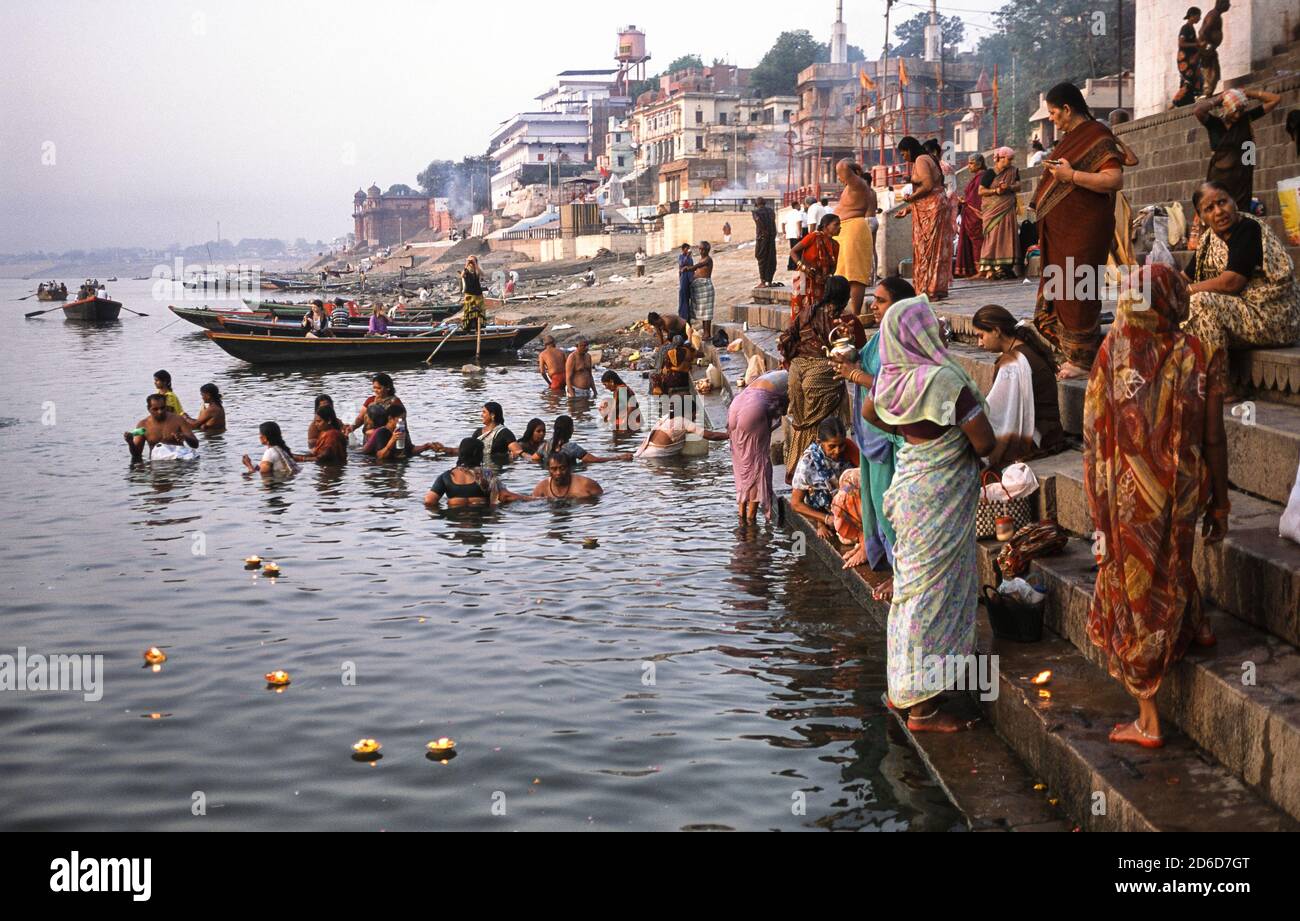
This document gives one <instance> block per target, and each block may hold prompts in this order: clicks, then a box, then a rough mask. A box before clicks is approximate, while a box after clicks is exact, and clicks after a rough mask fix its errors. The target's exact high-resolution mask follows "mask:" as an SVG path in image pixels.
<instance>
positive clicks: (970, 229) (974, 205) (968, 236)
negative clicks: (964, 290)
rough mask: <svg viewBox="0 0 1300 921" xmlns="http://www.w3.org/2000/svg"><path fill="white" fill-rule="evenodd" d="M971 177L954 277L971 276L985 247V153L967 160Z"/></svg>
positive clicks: (963, 202) (964, 199)
mask: <svg viewBox="0 0 1300 921" xmlns="http://www.w3.org/2000/svg"><path fill="white" fill-rule="evenodd" d="M966 169H967V170H968V171H969V172H970V179H969V181H967V183H966V189H965V191H963V192H962V196H961V199H960V200H961V209H960V211H959V213H960V214H961V235H960V236H958V238H957V266H956V268H954V269H953V272H952V274H953V277H954V278H970V277H971V276H972V275H974V274H975V273H976V271H977V270H978V269H979V266H978V263H979V258H980V250H981V249H983V246H984V215H983V209H982V208H981V206H980V186H981V185H982V184H984V177H985V175H986V174H987V173H988V169H987V168H986V167H985V165H984V155H983V154H971V155H970V159H969V160H967V161H966Z"/></svg>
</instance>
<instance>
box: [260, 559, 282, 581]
mask: <svg viewBox="0 0 1300 921" xmlns="http://www.w3.org/2000/svg"><path fill="white" fill-rule="evenodd" d="M262 572H263V573H265V574H266V575H268V576H271V577H272V578H274V577H275V576H278V575H279V574H280V567H279V566H276V565H275V564H274V563H267V564H266V565H265V566H263V567H262Z"/></svg>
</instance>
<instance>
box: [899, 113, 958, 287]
mask: <svg viewBox="0 0 1300 921" xmlns="http://www.w3.org/2000/svg"><path fill="white" fill-rule="evenodd" d="M898 151H899V153H900V154H902V156H903V160H904V161H905V162H907V163H910V164H911V165H912V173H911V182H912V192H911V194H910V195H905V196H903V201H904V202H906V203H907V207H905V208H900V209H898V211H896V212H894V217H896V218H904V217H907V216H908V215H909V214H910V215H912V284H913V285H914V286H915V288H916V290H917V291H918V292H920V293H921V294H925V295H927V296H928V297H929V298H930V300H932V301H938V300H942V299H943V298H945V297H947V296H948V285H949V283H950V282H951V281H952V209H951V207H950V206H949V202H948V193H947V192H946V191H945V190H944V186H943V169H942V167H940V165H939V160H938V159H937V158H936V157H934V156H933V155H931V154H928V153H926V152H925V149H924V148H923V147H922V146H921V142H920V141H918V140H917V139H916V138H914V137H911V136H910V135H909V136H908V137H905V138H903V139H902V140H901V141H899V142H898Z"/></svg>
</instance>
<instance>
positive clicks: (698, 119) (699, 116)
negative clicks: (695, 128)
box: [695, 109, 704, 125]
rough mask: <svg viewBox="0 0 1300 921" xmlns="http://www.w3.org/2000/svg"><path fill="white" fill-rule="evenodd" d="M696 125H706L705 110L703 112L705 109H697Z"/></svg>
mask: <svg viewBox="0 0 1300 921" xmlns="http://www.w3.org/2000/svg"><path fill="white" fill-rule="evenodd" d="M695 124H697V125H702V124H704V110H703V109H696V110H695Z"/></svg>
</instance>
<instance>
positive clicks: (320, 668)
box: [0, 282, 957, 830]
mask: <svg viewBox="0 0 1300 921" xmlns="http://www.w3.org/2000/svg"><path fill="white" fill-rule="evenodd" d="M136 287H138V288H140V289H141V291H140V292H133V291H132V290H131V285H130V284H129V283H119V284H118V285H117V286H116V287H115V290H114V294H115V295H118V296H120V297H121V299H122V300H123V301H124V302H125V303H126V304H127V305H128V306H131V307H135V308H136V309H139V310H143V311H145V312H148V313H149V314H150V317H149V318H148V319H141V318H136V317H131V318H128V317H127V316H126V315H125V314H124V316H123V320H122V321H121V322H119V323H117V324H113V325H111V326H108V327H104V328H93V327H84V326H80V325H77V324H71V323H68V324H65V323H62V322H57V321H46V322H38V321H37V320H31V321H23V320H22V319H21V313H18V314H16V315H15V314H13V313H11V314H9V316H8V317H7V318H6V319H5V321H4V322H5V324H6V326H5V329H4V330H3V333H4V335H3V339H2V341H3V345H0V349H3V350H4V354H3V361H2V362H0V393H4V394H5V398H6V403H5V406H4V407H3V408H2V409H0V417H3V418H0V453H2V454H3V458H4V460H5V461H6V463H5V469H6V471H7V476H6V479H5V489H6V490H7V491H8V500H9V501H8V503H7V507H8V508H9V509H10V514H11V517H10V520H9V523H8V525H7V528H8V530H7V534H8V535H9V537H10V538H11V539H10V540H8V541H6V546H7V548H8V554H7V556H8V559H7V563H8V564H9V566H8V567H7V573H6V576H5V578H4V585H3V587H4V591H5V608H4V612H3V614H2V615H0V617H2V618H3V619H2V620H0V624H2V625H3V634H2V635H0V652H7V653H10V654H12V653H13V652H14V649H15V647H17V646H19V645H23V646H25V647H27V649H29V650H30V651H32V652H45V653H58V652H62V653H71V652H90V653H102V654H103V655H104V656H105V667H106V675H105V679H104V695H103V700H102V701H101V702H99V703H97V704H88V703H84V702H83V701H82V699H81V697H80V695H73V694H62V693H36V692H28V693H16V692H10V693H5V694H3V695H0V721H2V722H3V725H4V726H5V727H6V733H5V737H6V743H5V745H4V746H3V747H0V827H3V828H18V829H38V828H44V829H81V828H140V829H145V828H148V829H195V828H198V829H233V828H250V829H268V830H269V829H277V830H278V829H332V828H359V829H375V828H383V829H431V828H438V829H493V828H500V829H521V828H526V829H543V828H584V827H591V828H601V829H616V828H617V829H624V828H626V829H641V828H645V829H681V828H701V829H702V828H737V829H767V828H772V829H778V828H779V829H791V830H793V829H817V828H827V829H872V830H876V829H878V830H893V829H919V828H921V829H945V828H951V827H953V826H954V825H956V823H957V818H956V816H955V814H954V813H953V812H952V810H951V809H950V808H949V807H948V806H947V805H946V803H945V802H944V800H943V797H942V796H941V795H940V794H939V793H938V791H937V790H936V789H935V788H934V787H933V786H932V785H931V784H930V783H928V782H927V781H926V779H925V775H924V771H923V770H922V769H921V768H920V766H919V765H918V764H917V762H916V761H915V759H914V757H913V756H912V754H911V753H910V750H909V749H908V748H907V747H906V745H905V744H902V743H900V741H898V740H891V739H890V737H889V736H888V734H887V725H888V720H887V719H886V716H885V714H884V713H883V712H882V709H881V705H880V694H881V691H882V690H883V681H884V669H883V662H882V658H881V657H882V654H883V645H884V643H883V637H882V635H881V632H880V630H879V628H878V627H877V626H876V625H875V621H874V620H873V619H872V618H871V617H870V616H869V615H868V614H867V613H866V612H864V611H863V610H862V609H861V608H860V607H858V606H857V605H856V604H854V603H852V602H850V601H848V600H847V599H845V598H844V597H843V596H842V595H841V594H840V593H839V592H838V591H837V589H838V583H837V582H836V581H835V579H834V578H833V576H832V575H831V574H829V573H827V572H826V571H824V570H823V569H822V568H820V565H819V564H817V563H815V562H813V561H810V560H802V559H798V558H796V557H795V556H794V555H793V553H792V552H791V546H790V540H789V535H788V534H787V533H786V532H784V531H783V530H781V529H773V528H772V527H771V526H770V525H768V524H766V523H759V524H756V525H743V524H738V523H737V522H736V519H735V513H734V506H733V503H732V500H731V498H730V495H731V493H730V490H731V476H730V468H729V463H728V455H727V449H726V447H725V445H724V446H716V445H715V446H713V447H712V448H711V449H710V452H709V454H708V456H707V457H704V458H697V459H690V460H683V459H674V460H670V461H666V462H660V463H656V464H653V465H652V464H646V463H636V462H633V463H611V464H602V465H599V466H595V467H593V468H592V469H591V470H588V471H586V473H587V474H588V475H591V476H593V477H594V478H595V479H596V480H597V481H599V482H600V483H601V484H602V485H603V486H604V487H605V491H606V493H605V496H604V497H602V498H601V499H599V500H597V501H595V502H589V503H572V504H565V503H559V504H544V503H526V504H521V505H516V506H512V507H507V508H503V509H499V510H493V511H483V510H474V509H447V508H440V509H435V510H428V509H425V508H424V506H423V504H422V500H423V497H424V494H425V491H426V490H427V489H428V487H429V484H430V483H432V482H433V480H434V479H435V478H436V477H437V475H438V473H440V472H441V471H442V470H443V469H445V468H446V467H447V466H449V465H450V462H449V461H445V460H443V461H439V460H435V459H433V458H431V457H428V456H423V457H419V458H415V459H413V460H411V461H409V462H404V463H396V464H382V463H376V462H373V461H370V460H366V459H360V458H355V459H354V460H353V461H352V462H350V463H348V464H347V465H345V466H343V467H337V468H327V467H318V466H316V465H306V466H305V468H304V470H303V472H302V474H301V475H299V476H298V477H296V478H294V479H292V480H289V481H283V482H274V481H265V480H263V479H262V477H260V476H246V475H245V474H244V473H243V468H242V466H241V464H240V457H241V456H242V455H244V454H246V453H247V454H252V455H253V456H254V457H256V456H257V455H258V454H260V448H259V446H258V444H257V435H256V431H257V425H258V423H260V422H262V421H264V420H267V419H274V420H276V421H278V422H280V423H281V425H282V427H283V428H284V431H285V434H286V437H287V440H288V442H289V444H290V446H291V447H292V448H293V449H294V450H297V451H303V450H305V448H306V445H305V433H306V427H307V423H308V421H309V418H310V414H311V406H312V400H313V398H314V397H315V395H316V394H318V393H329V394H331V395H332V396H333V397H334V399H335V402H336V405H337V406H338V407H339V408H340V415H344V416H347V415H350V413H347V412H345V410H346V409H348V408H349V407H351V408H352V413H355V412H356V410H357V409H359V407H360V403H361V401H362V400H363V399H364V398H365V396H367V395H368V393H369V381H368V380H367V376H366V374H365V369H357V368H346V369H339V370H333V371H331V370H324V371H320V370H317V371H313V370H298V369H283V370H275V369H260V368H251V367H249V366H246V365H241V364H238V363H237V362H235V361H234V360H233V359H231V358H229V357H228V356H226V355H225V354H224V353H222V352H220V351H219V350H218V349H215V348H214V347H212V346H211V345H210V344H209V343H208V342H207V341H206V340H205V339H204V337H203V336H202V335H195V334H193V333H191V332H190V331H189V330H188V329H187V328H186V327H185V326H184V325H183V324H175V325H172V326H170V327H167V326H165V322H166V321H165V319H160V317H165V316H166V312H165V305H159V304H156V303H154V302H153V301H151V300H149V299H148V291H149V287H150V286H149V283H148V282H143V283H137V285H136ZM26 290H27V288H26V284H25V283H18V282H0V300H4V299H6V298H9V299H12V297H17V296H21V295H22V294H24V293H26ZM15 316H16V317H17V319H15ZM160 367H161V368H167V369H168V370H170V371H171V373H172V375H173V378H174V380H175V382H176V386H177V390H178V393H179V395H180V397H181V399H182V401H183V402H184V404H185V406H186V409H188V410H189V411H190V412H191V413H193V412H196V411H197V409H198V388H199V386H200V385H201V384H204V383H207V382H209V381H212V382H214V383H216V384H217V385H218V386H219V387H220V388H221V390H222V392H223V394H224V395H225V403H226V407H227V412H228V416H229V420H230V428H229V430H228V431H227V432H226V433H225V434H224V435H219V436H211V437H207V436H203V437H202V445H201V448H200V455H201V459H200V460H199V461H198V462H197V463H192V464H181V463H172V464H162V463H159V464H155V465H149V464H144V465H135V466H132V465H130V464H129V463H128V461H127V453H126V450H125V446H124V445H123V444H122V440H121V432H122V431H123V430H125V429H127V428H130V427H131V426H132V424H133V423H134V422H135V420H137V419H139V418H140V417H142V416H143V415H144V405H143V404H144V397H145V396H146V395H147V393H148V392H149V391H150V389H151V381H152V374H153V371H154V370H156V369H157V368H160ZM487 370H488V373H486V374H484V375H481V376H464V375H461V374H460V373H459V370H458V367H434V368H426V367H423V366H421V367H417V368H397V369H393V370H392V371H391V372H390V373H392V374H393V377H394V379H395V381H396V384H397V388H398V392H399V394H400V395H401V396H402V397H403V400H404V401H405V402H406V404H407V405H408V407H409V409H410V413H411V416H410V424H411V429H412V431H413V433H415V438H416V439H417V440H434V439H436V440H439V441H443V442H452V443H454V442H455V441H457V440H459V438H460V437H463V436H464V435H467V434H469V433H470V432H471V431H472V430H473V429H474V428H475V427H477V426H478V425H479V419H478V416H479V411H480V409H481V407H482V404H483V403H484V402H485V401H488V400H496V401H498V402H500V403H501V404H502V405H503V406H504V407H505V409H506V414H507V424H509V425H510V426H511V427H512V428H513V429H514V430H515V431H516V432H521V431H522V430H523V426H524V423H525V422H526V421H527V420H528V419H529V418H530V417H532V416H539V417H541V418H542V419H544V420H545V421H546V422H547V425H548V428H549V426H550V424H551V423H552V421H553V419H554V417H555V416H556V415H558V414H559V413H562V412H567V413H569V414H570V415H572V416H573V417H574V420H575V424H576V438H577V440H578V441H580V442H581V443H583V444H585V445H587V446H588V447H589V448H590V449H591V450H593V451H595V452H596V453H598V454H613V453H616V452H617V451H620V450H628V449H629V448H630V445H631V443H632V442H634V440H635V439H634V438H629V437H627V436H622V437H620V438H618V439H615V438H614V437H613V436H612V435H611V434H610V433H608V432H606V431H605V430H603V429H602V428H601V427H600V422H599V419H598V417H597V415H596V413H595V408H594V404H593V403H591V402H590V401H579V402H572V403H571V402H570V401H569V400H568V399H566V398H564V397H562V396H557V395H555V394H552V393H549V392H547V391H545V390H544V388H543V385H542V382H541V381H540V379H539V378H538V376H537V374H536V371H535V368H534V367H533V365H532V362H528V361H521V362H513V361H510V362H505V363H498V364H493V365H490V366H489V367H488V369H487ZM503 370H504V372H505V373H500V372H501V371H503ZM632 383H633V385H634V386H637V387H643V386H644V381H643V380H640V379H635V380H633V381H632ZM51 406H52V407H53V409H54V415H55V420H54V422H53V424H42V419H43V417H45V416H47V415H48V411H49V409H50V407H51ZM501 475H502V477H503V479H504V481H505V483H506V485H507V486H508V487H509V488H510V489H512V490H514V491H516V492H523V493H527V492H529V491H531V489H532V487H533V485H535V484H536V482H537V481H538V480H539V479H541V478H542V476H543V471H542V470H541V468H540V467H537V466H534V465H531V464H508V465H506V466H505V467H504V469H503V470H502V471H501ZM16 536H20V539H13V538H14V537H16ZM588 538H595V539H596V541H597V546H596V547H595V548H594V549H588V548H587V547H586V546H584V540H586V539H588ZM250 554H256V555H259V556H261V557H263V558H264V559H266V560H273V561H275V562H276V563H277V564H278V565H279V566H280V567H281V571H282V574H281V576H280V577H279V578H268V577H266V576H265V575H263V574H261V573H258V572H250V571H248V570H246V569H245V568H244V566H243V560H244V558H245V557H247V556H249V555H250ZM155 644H156V645H158V646H160V647H163V648H164V649H165V651H166V652H167V655H168V661H167V663H166V664H165V665H164V666H163V667H162V668H161V670H160V671H157V672H154V671H152V670H151V669H148V668H141V651H142V650H144V649H145V648H147V647H148V646H150V645H155ZM275 669H284V670H285V671H288V672H290V673H291V674H292V676H293V682H292V684H291V685H290V686H289V687H287V688H285V689H283V691H282V692H280V693H277V692H274V691H269V690H267V688H266V682H265V680H264V679H263V677H262V676H263V675H264V674H265V673H266V672H269V671H272V670H275ZM155 714H156V715H158V716H155ZM142 717H143V718H142ZM440 736H450V737H452V738H455V739H456V740H457V743H458V744H457V754H456V757H455V758H454V759H445V760H446V763H445V764H444V763H442V761H443V760H444V759H434V760H430V759H429V758H426V757H425V755H426V752H425V748H424V745H425V743H426V742H428V741H429V740H430V739H434V738H438V737H440ZM363 737H369V738H376V739H379V740H380V741H381V742H382V743H383V745H384V749H383V756H384V757H383V758H382V760H379V761H374V762H370V763H366V764H360V763H357V762H355V761H353V760H352V758H351V757H350V756H351V749H350V746H351V745H352V743H353V742H355V741H356V740H357V739H359V738H363ZM196 792H202V793H203V794H204V797H205V800H206V803H207V814H206V815H203V816H195V815H193V814H192V812H191V804H192V802H193V801H194V795H195V794H196ZM497 794H500V796H499V797H497V796H496V795H497ZM494 803H504V804H505V814H504V815H498V814H494V812H493V810H492V807H493V805H494ZM498 811H499V810H498Z"/></svg>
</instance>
